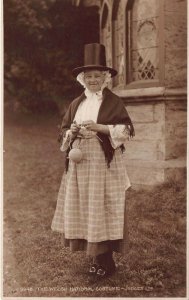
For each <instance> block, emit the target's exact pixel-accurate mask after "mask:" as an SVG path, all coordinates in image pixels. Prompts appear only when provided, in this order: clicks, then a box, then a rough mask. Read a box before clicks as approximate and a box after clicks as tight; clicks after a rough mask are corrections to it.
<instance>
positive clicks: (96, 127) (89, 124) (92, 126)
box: [82, 120, 110, 135]
mask: <svg viewBox="0 0 189 300" xmlns="http://www.w3.org/2000/svg"><path fill="white" fill-rule="evenodd" d="M82 126H85V128H86V129H87V130H91V131H95V132H101V133H104V134H107V135H109V133H110V132H109V128H108V126H107V125H102V124H97V123H95V122H94V121H92V120H88V121H84V122H83V123H82Z"/></svg>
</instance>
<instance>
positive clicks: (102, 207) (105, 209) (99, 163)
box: [51, 137, 130, 256]
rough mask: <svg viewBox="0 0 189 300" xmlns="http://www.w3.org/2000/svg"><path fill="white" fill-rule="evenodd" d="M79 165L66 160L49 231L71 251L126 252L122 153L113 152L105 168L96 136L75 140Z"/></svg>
mask: <svg viewBox="0 0 189 300" xmlns="http://www.w3.org/2000/svg"><path fill="white" fill-rule="evenodd" d="M73 148H80V149H81V151H82V153H83V157H82V160H81V161H80V162H79V163H75V162H73V161H71V160H70V162H69V168H68V171H67V172H64V174H63V177H62V182H61V185H60V190H59V193H58V200H57V206H56V210H55V214H54V218H53V221H52V226H51V228H52V230H54V231H57V232H61V233H62V234H63V240H64V245H65V246H69V247H70V249H71V250H72V251H78V250H86V253H87V255H91V256H96V255H98V254H101V253H104V252H106V251H109V250H111V251H117V252H121V253H122V254H126V253H127V248H128V247H127V246H128V231H127V218H126V202H125V191H126V189H127V188H128V187H129V186H130V182H129V178H128V176H127V172H126V168H125V153H122V151H121V149H120V148H118V149H116V150H115V154H114V157H113V160H112V161H111V163H110V167H109V168H108V166H107V163H106V160H105V156H104V152H103V150H102V148H101V145H100V143H99V141H98V139H97V138H96V137H93V138H90V139H79V138H78V139H76V140H75V141H74V143H73Z"/></svg>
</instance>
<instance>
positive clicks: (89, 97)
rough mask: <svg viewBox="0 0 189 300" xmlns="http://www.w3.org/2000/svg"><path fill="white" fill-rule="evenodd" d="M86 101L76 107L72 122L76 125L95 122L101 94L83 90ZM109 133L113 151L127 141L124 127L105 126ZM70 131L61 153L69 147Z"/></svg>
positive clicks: (126, 128)
mask: <svg viewBox="0 0 189 300" xmlns="http://www.w3.org/2000/svg"><path fill="white" fill-rule="evenodd" d="M85 95H86V99H84V100H83V101H82V102H81V103H80V105H79V106H78V109H77V112H76V114H75V118H74V121H76V123H77V124H82V122H83V121H87V120H92V121H93V122H95V123H96V122H97V117H98V112H99V109H100V106H101V104H102V92H101V91H100V92H97V93H91V92H90V91H88V90H87V89H86V90H85ZM107 126H108V128H109V131H110V136H109V139H110V142H111V145H112V147H113V148H114V149H116V148H118V147H119V146H121V145H122V144H123V143H125V142H126V140H129V128H128V127H127V126H126V125H107ZM70 133H71V130H67V132H66V135H65V138H64V139H63V143H62V146H61V148H60V150H61V151H66V150H67V149H68V147H69V137H70Z"/></svg>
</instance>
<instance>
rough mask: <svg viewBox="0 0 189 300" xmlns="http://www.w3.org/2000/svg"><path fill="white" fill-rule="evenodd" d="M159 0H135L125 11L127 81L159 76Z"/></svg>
mask: <svg viewBox="0 0 189 300" xmlns="http://www.w3.org/2000/svg"><path fill="white" fill-rule="evenodd" d="M158 21H159V0H150V1H149V0H135V1H134V2H133V6H132V7H131V9H130V10H129V11H128V13H127V22H128V23H127V24H128V33H127V34H128V37H127V43H128V48H127V50H128V53H127V54H128V55H127V58H128V61H129V72H128V73H127V81H128V82H133V81H134V82H136V81H152V80H157V79H158V78H159V56H158V52H159V51H158V50H159V49H158Z"/></svg>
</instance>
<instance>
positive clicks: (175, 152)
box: [165, 100, 187, 160]
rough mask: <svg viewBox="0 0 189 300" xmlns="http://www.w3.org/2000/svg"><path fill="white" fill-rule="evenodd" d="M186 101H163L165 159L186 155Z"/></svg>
mask: <svg viewBox="0 0 189 300" xmlns="http://www.w3.org/2000/svg"><path fill="white" fill-rule="evenodd" d="M186 109H187V104H186V101H179V100H175V101H166V102H165V117H166V118H165V149H166V152H165V159H166V160H168V159H178V158H179V157H183V156H186V142H187V112H186Z"/></svg>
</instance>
